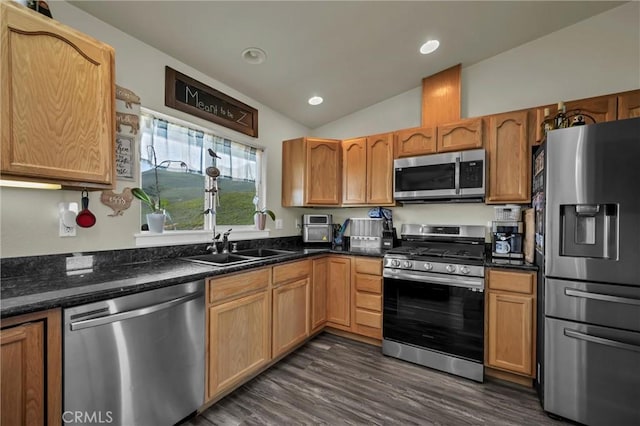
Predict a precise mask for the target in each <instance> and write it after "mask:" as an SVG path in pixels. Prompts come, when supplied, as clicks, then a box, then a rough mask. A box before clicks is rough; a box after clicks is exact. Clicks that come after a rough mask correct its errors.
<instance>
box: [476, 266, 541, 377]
mask: <svg viewBox="0 0 640 426" xmlns="http://www.w3.org/2000/svg"><path fill="white" fill-rule="evenodd" d="M487 281H488V289H489V291H488V294H487V298H486V311H487V312H486V313H487V315H486V322H487V324H486V327H485V330H486V334H487V335H486V336H485V341H486V346H487V348H486V349H487V350H486V358H485V364H486V365H487V366H488V367H492V368H496V369H499V370H503V371H507V372H509V373H515V374H518V375H523V376H527V377H531V378H533V377H535V350H536V348H535V339H536V273H535V272H528V271H518V270H513V269H494V268H491V269H489V271H488V273H487Z"/></svg>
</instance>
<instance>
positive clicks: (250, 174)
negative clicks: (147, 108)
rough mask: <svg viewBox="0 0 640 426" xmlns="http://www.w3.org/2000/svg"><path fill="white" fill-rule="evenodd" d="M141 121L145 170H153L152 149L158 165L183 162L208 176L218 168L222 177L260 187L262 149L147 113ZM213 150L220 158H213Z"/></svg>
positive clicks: (190, 168)
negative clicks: (211, 152) (212, 170)
mask: <svg viewBox="0 0 640 426" xmlns="http://www.w3.org/2000/svg"><path fill="white" fill-rule="evenodd" d="M141 121H142V122H141V126H140V127H141V132H142V138H141V146H140V155H141V160H142V161H141V163H142V171H145V170H149V169H151V168H153V158H152V153H151V150H150V149H149V147H150V146H152V147H153V149H154V150H155V152H156V157H157V162H158V164H161V163H162V162H167V163H168V168H169V169H170V170H171V169H172V168H179V167H180V165H179V163H173V162H179V161H183V162H185V163H186V164H187V167H188V169H189V172H192V173H198V174H204V173H205V170H206V168H207V167H209V166H211V165H215V166H216V167H217V168H218V169H219V170H220V177H222V178H229V179H232V180H241V181H245V182H255V183H256V186H257V185H258V182H259V180H260V174H259V173H260V171H259V170H258V157H259V156H260V155H261V153H262V151H261V150H259V149H257V148H254V147H250V146H247V145H244V144H241V143H238V142H234V141H231V140H229V139H225V138H221V137H219V136H215V135H213V134H208V133H205V132H202V131H200V130H194V129H190V128H188V127H185V126H182V125H179V124H174V123H170V122H168V121H166V120H163V119H159V118H155V117H153V116H150V115H147V114H143V115H142V117H141ZM209 149H212V150H213V152H215V153H216V154H217V155H218V157H220V158H215V159H213V158H211V156H210V155H209V152H208V150H209ZM257 189H258V188H256V190H257Z"/></svg>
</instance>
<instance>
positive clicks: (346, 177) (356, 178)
mask: <svg viewBox="0 0 640 426" xmlns="http://www.w3.org/2000/svg"><path fill="white" fill-rule="evenodd" d="M366 202H367V138H356V139H348V140H343V141H342V204H365V203H366Z"/></svg>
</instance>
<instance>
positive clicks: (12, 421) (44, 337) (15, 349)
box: [0, 310, 62, 426]
mask: <svg viewBox="0 0 640 426" xmlns="http://www.w3.org/2000/svg"><path fill="white" fill-rule="evenodd" d="M2 327H3V328H2V330H0V365H1V371H0V392H1V393H0V397H1V399H2V401H1V407H2V410H1V411H0V424H2V425H3V426H4V425H27V426H30V425H44V424H48V425H59V424H60V423H61V415H62V413H61V411H62V399H61V398H62V349H61V344H62V342H61V336H60V334H61V331H62V325H61V319H60V311H59V310H50V311H44V312H36V313H33V314H27V315H22V316H18V317H11V318H6V319H3V320H2Z"/></svg>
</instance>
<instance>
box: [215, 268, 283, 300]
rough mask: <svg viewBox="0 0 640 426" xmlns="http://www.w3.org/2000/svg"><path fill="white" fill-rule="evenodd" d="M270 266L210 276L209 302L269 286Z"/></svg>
mask: <svg viewBox="0 0 640 426" xmlns="http://www.w3.org/2000/svg"><path fill="white" fill-rule="evenodd" d="M270 275H271V268H264V269H259V270H257V271H251V272H242V273H239V274H235V275H230V276H225V277H220V278H211V279H209V281H208V286H209V303H216V302H219V301H221V300H225V299H229V298H231V297H234V296H238V295H240V294H245V293H250V292H253V291H257V290H261V289H265V288H267V286H269V279H270Z"/></svg>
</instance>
